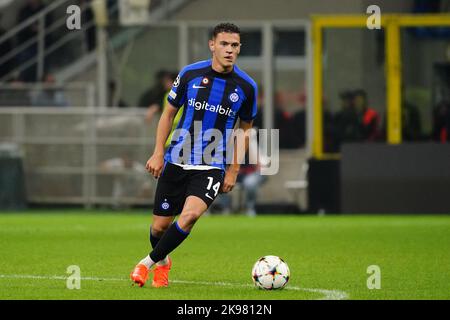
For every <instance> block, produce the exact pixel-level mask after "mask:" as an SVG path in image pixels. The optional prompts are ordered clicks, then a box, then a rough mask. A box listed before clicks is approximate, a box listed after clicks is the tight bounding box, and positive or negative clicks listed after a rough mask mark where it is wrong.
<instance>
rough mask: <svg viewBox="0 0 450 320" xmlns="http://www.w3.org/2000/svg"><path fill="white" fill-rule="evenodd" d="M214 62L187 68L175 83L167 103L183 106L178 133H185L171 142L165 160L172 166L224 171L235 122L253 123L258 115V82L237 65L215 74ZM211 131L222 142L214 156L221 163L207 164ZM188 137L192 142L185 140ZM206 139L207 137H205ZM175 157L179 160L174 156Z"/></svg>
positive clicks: (216, 148)
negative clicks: (187, 146) (186, 154)
mask: <svg viewBox="0 0 450 320" xmlns="http://www.w3.org/2000/svg"><path fill="white" fill-rule="evenodd" d="M211 63H212V60H206V61H200V62H197V63H194V64H191V65H188V66H186V67H185V68H184V69H183V70H182V71H181V72H180V74H179V75H178V77H177V79H176V80H175V82H174V84H173V87H172V90H171V91H170V92H169V96H168V98H167V99H168V101H169V102H170V103H171V104H172V105H173V106H174V107H176V108H180V107H181V106H183V105H184V110H183V115H182V117H181V119H180V122H179V124H178V127H177V129H184V130H185V131H184V130H180V132H184V136H183V134H182V135H179V137H176V135H174V138H173V139H172V141H171V144H170V146H169V147H168V148H167V151H166V154H165V157H164V159H165V160H166V161H168V162H171V163H178V164H191V165H209V166H213V167H217V168H220V169H222V170H225V166H226V163H225V161H226V157H227V155H226V147H227V145H228V140H229V138H230V136H231V134H230V132H232V130H233V128H234V126H235V124H236V121H237V119H238V118H240V119H241V120H243V121H246V122H251V121H252V120H253V119H255V117H256V112H257V106H256V102H257V86H256V83H255V81H254V80H253V79H252V78H250V77H249V76H248V75H247V74H246V73H245V72H244V71H242V70H240V69H239V68H238V67H237V66H236V65H235V66H234V67H233V71H231V72H229V73H219V72H216V71H214V70H213V68H212V65H211ZM194 122H197V123H198V122H201V132H196V131H195V130H194ZM209 129H217V130H218V131H220V132H221V134H222V137H223V138H222V141H217V142H216V147H215V152H216V153H217V152H219V154H220V155H219V157H217V159H220V160H219V161H212V162H211V163H208V162H205V159H204V157H203V153H204V151H205V148H207V146H208V145H209V144H210V143H211V141H212V139H214V138H213V137H208V136H206V137H205V135H204V133H205V132H207V130H209ZM186 135H189V136H190V139H188V140H187V139H186ZM206 135H207V134H206ZM187 141H190V143H191V148H190V149H189V150H190V151H191V154H190V157H184V159H185V161H184V162H186V160H187V163H180V162H181V160H180V159H181V157H178V155H182V150H183V144H184V143H187ZM174 155H176V156H174Z"/></svg>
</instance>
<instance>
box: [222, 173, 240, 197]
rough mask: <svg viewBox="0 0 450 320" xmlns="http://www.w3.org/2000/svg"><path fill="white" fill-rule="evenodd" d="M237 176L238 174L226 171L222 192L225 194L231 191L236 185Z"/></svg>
mask: <svg viewBox="0 0 450 320" xmlns="http://www.w3.org/2000/svg"><path fill="white" fill-rule="evenodd" d="M237 176H238V172H235V171H230V170H227V172H226V173H225V178H224V179H223V185H222V190H221V191H222V192H223V193H227V192H230V191H231V190H233V188H234V185H235V184H236V179H237Z"/></svg>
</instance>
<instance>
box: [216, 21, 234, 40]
mask: <svg viewBox="0 0 450 320" xmlns="http://www.w3.org/2000/svg"><path fill="white" fill-rule="evenodd" d="M221 32H227V33H237V34H239V35H240V34H241V29H239V27H238V26H237V25H235V24H233V23H229V22H223V23H219V24H218V25H217V26H215V27H214V29H213V31H212V38H213V39H214V38H215V37H217V35H218V34H219V33H221Z"/></svg>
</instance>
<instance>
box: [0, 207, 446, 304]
mask: <svg viewBox="0 0 450 320" xmlns="http://www.w3.org/2000/svg"><path fill="white" fill-rule="evenodd" d="M150 218H151V217H150V214H149V213H143V212H119V213H118V212H107V211H101V212H100V211H82V210H79V211H78V210H61V211H57V212H55V211H51V212H49V211H30V212H26V213H2V214H0V253H1V258H0V299H183V300H184V299H263V300H266V299H343V298H347V299H449V298H450V216H445V215H442V216H432V215H423V216H400V215H396V216H387V215H386V216H325V217H317V216H283V215H271V216H258V217H256V218H249V217H244V216H227V217H224V216H205V217H203V218H202V219H200V221H199V222H198V223H197V225H196V226H195V228H194V230H193V232H192V234H191V235H190V236H189V238H188V239H187V240H186V241H185V242H184V243H183V244H182V246H181V247H179V248H178V249H177V250H176V251H175V252H173V254H172V255H171V256H172V259H173V262H174V265H173V268H172V272H171V275H170V279H171V281H172V282H171V284H170V286H169V288H162V289H154V288H152V287H151V285H150V284H151V282H148V283H147V285H146V286H145V287H143V288H139V287H136V286H132V285H131V282H130V281H129V278H128V277H129V273H130V271H131V269H132V268H133V267H134V265H135V264H136V263H137V262H138V261H139V260H140V259H141V258H142V257H144V256H145V255H146V254H147V253H148V251H149V248H150V247H149V241H148V229H149V223H150ZM269 254H272V255H278V256H280V257H282V258H283V259H284V260H285V261H286V262H287V263H288V265H289V267H290V269H291V279H290V281H289V283H288V285H287V287H286V289H284V290H278V291H263V290H258V289H256V288H255V287H253V284H252V280H251V268H252V266H253V264H254V262H255V261H256V260H257V259H258V258H259V257H260V256H263V255H269ZM70 265H78V266H79V267H80V269H81V277H82V279H81V288H80V289H79V290H69V289H67V288H66V280H65V277H67V276H68V274H67V273H66V270H67V267H68V266H70ZM370 265H378V266H379V267H380V270H381V289H379V290H377V289H373V290H369V289H368V288H367V279H368V277H369V276H370V274H368V273H367V268H368V266H370Z"/></svg>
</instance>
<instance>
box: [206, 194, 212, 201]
mask: <svg viewBox="0 0 450 320" xmlns="http://www.w3.org/2000/svg"><path fill="white" fill-rule="evenodd" d="M205 196H206V197H208V198H210V199H211V200H214V199H213V198H211V196H210V195H209V194H208V193H205Z"/></svg>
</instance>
